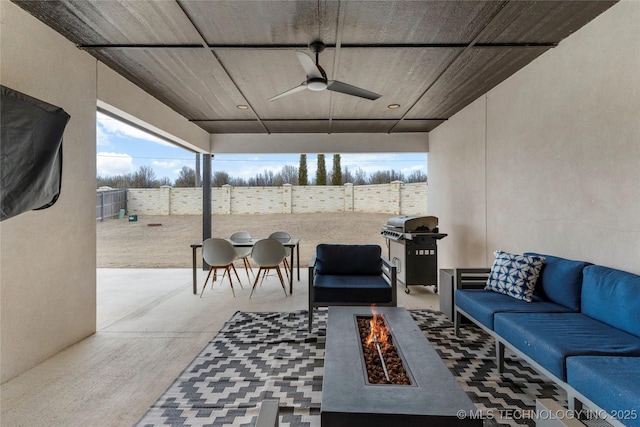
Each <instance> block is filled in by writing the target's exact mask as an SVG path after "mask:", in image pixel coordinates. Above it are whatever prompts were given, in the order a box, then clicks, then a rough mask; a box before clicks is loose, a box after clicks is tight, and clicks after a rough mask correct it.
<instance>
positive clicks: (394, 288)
mask: <svg viewBox="0 0 640 427" xmlns="http://www.w3.org/2000/svg"><path fill="white" fill-rule="evenodd" d="M380 260H382V274H383V276H385V277H386V278H387V280H388V281H389V285H391V303H392V304H393V306H394V307H395V306H397V304H398V267H396V265H395V264H394V263H392V262H391V261H389V260H388V259H386V258H385V257H383V256H381V257H380Z"/></svg>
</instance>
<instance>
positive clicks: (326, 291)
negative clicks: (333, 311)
mask: <svg viewBox="0 0 640 427" xmlns="http://www.w3.org/2000/svg"><path fill="white" fill-rule="evenodd" d="M396 282H397V279H396V266H395V265H393V264H392V263H391V262H389V260H387V259H386V258H384V257H383V256H382V249H381V248H380V246H378V245H330V244H320V245H318V246H317V247H316V256H315V257H313V259H312V260H311V262H310V263H309V332H311V329H312V326H313V309H314V308H315V307H327V306H331V305H372V304H375V305H379V306H393V307H395V306H396V305H397V283H396Z"/></svg>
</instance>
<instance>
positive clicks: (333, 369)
mask: <svg viewBox="0 0 640 427" xmlns="http://www.w3.org/2000/svg"><path fill="white" fill-rule="evenodd" d="M375 311H376V312H377V314H378V315H381V316H382V319H383V320H384V323H385V324H386V326H387V328H388V330H389V332H390V335H391V337H392V338H391V340H392V342H393V346H394V347H395V351H397V353H398V354H399V355H400V358H401V359H402V365H403V367H404V370H405V371H406V374H407V377H408V378H409V384H408V385H404V384H402V385H401V384H393V383H391V384H376V383H373V382H371V381H370V380H371V379H372V378H371V375H372V374H371V372H370V371H368V369H367V365H368V363H369V362H365V357H364V351H363V346H364V344H363V343H361V338H360V335H361V334H362V332H361V331H360V330H359V327H358V323H359V320H361V319H362V318H367V317H368V318H372V317H373V313H372V310H371V308H369V307H344V306H334V307H329V317H328V321H327V340H326V350H325V360H324V378H323V382H322V406H321V409H320V412H321V422H322V425H323V426H331V427H341V426H358V425H366V426H367V427H377V426H380V427H388V426H403V427H404V426H407V427H411V426H421V427H422V426H426V425H428V426H431V427H438V426H442V427H455V426H465V427H466V426H482V420H481V419H472V418H471V417H470V416H471V414H473V413H474V412H475V411H476V408H475V406H474V405H473V403H472V402H471V400H470V399H469V397H468V396H467V395H466V393H465V392H464V391H463V390H462V388H461V387H460V385H459V384H458V383H457V382H456V380H455V378H454V377H453V375H452V374H451V373H450V372H449V370H448V369H447V367H446V366H445V365H444V363H443V362H442V360H441V359H440V356H438V354H437V353H436V351H435V350H434V349H433V348H432V347H431V345H430V344H429V341H427V339H426V338H425V336H424V334H423V333H422V331H420V329H419V328H418V325H416V323H415V322H414V321H413V319H412V318H411V315H410V314H409V312H407V310H406V309H404V308H402V307H376V308H375ZM360 323H362V322H360ZM375 343H378V338H376V339H375ZM375 343H374V345H375ZM376 350H377V351H376V352H375V353H374V354H379V355H380V356H381V358H382V359H383V360H384V358H385V357H386V356H384V351H380V349H379V348H376ZM369 353H370V352H369ZM367 357H368V358H371V356H367ZM376 358H377V357H376ZM394 359H397V358H395V356H394ZM378 362H379V360H378ZM396 369H397V368H396V367H394V366H393V362H392V363H390V367H389V368H386V367H385V374H386V373H387V370H389V371H391V370H394V371H395V370H396Z"/></svg>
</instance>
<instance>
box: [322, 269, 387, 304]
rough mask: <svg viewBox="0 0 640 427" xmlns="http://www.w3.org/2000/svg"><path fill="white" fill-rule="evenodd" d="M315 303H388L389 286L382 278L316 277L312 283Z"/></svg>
mask: <svg viewBox="0 0 640 427" xmlns="http://www.w3.org/2000/svg"><path fill="white" fill-rule="evenodd" d="M313 294H314V295H313V300H314V301H315V302H326V303H332V302H340V303H370V304H374V303H388V302H389V301H391V300H392V297H393V296H392V289H391V286H390V285H389V284H388V283H387V282H386V281H385V280H384V279H383V278H382V276H353V275H351V276H337V275H327V274H321V275H317V276H316V278H315V280H314V283H313Z"/></svg>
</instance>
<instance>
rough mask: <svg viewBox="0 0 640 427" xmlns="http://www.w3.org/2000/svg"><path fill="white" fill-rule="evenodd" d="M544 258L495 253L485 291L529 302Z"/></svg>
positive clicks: (502, 252) (501, 252)
mask: <svg viewBox="0 0 640 427" xmlns="http://www.w3.org/2000/svg"><path fill="white" fill-rule="evenodd" d="M543 262H544V258H542V257H538V256H524V255H514V254H510V253H508V252H504V251H496V252H495V260H494V261H493V266H492V267H491V272H490V273H489V278H488V279H487V286H486V288H485V289H487V290H489V291H494V292H498V293H501V294H505V295H509V296H510V297H513V298H516V299H519V300H523V301H527V302H531V297H532V295H533V288H534V287H535V285H536V282H537V281H538V276H539V275H540V269H541V268H542V263H543Z"/></svg>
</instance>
